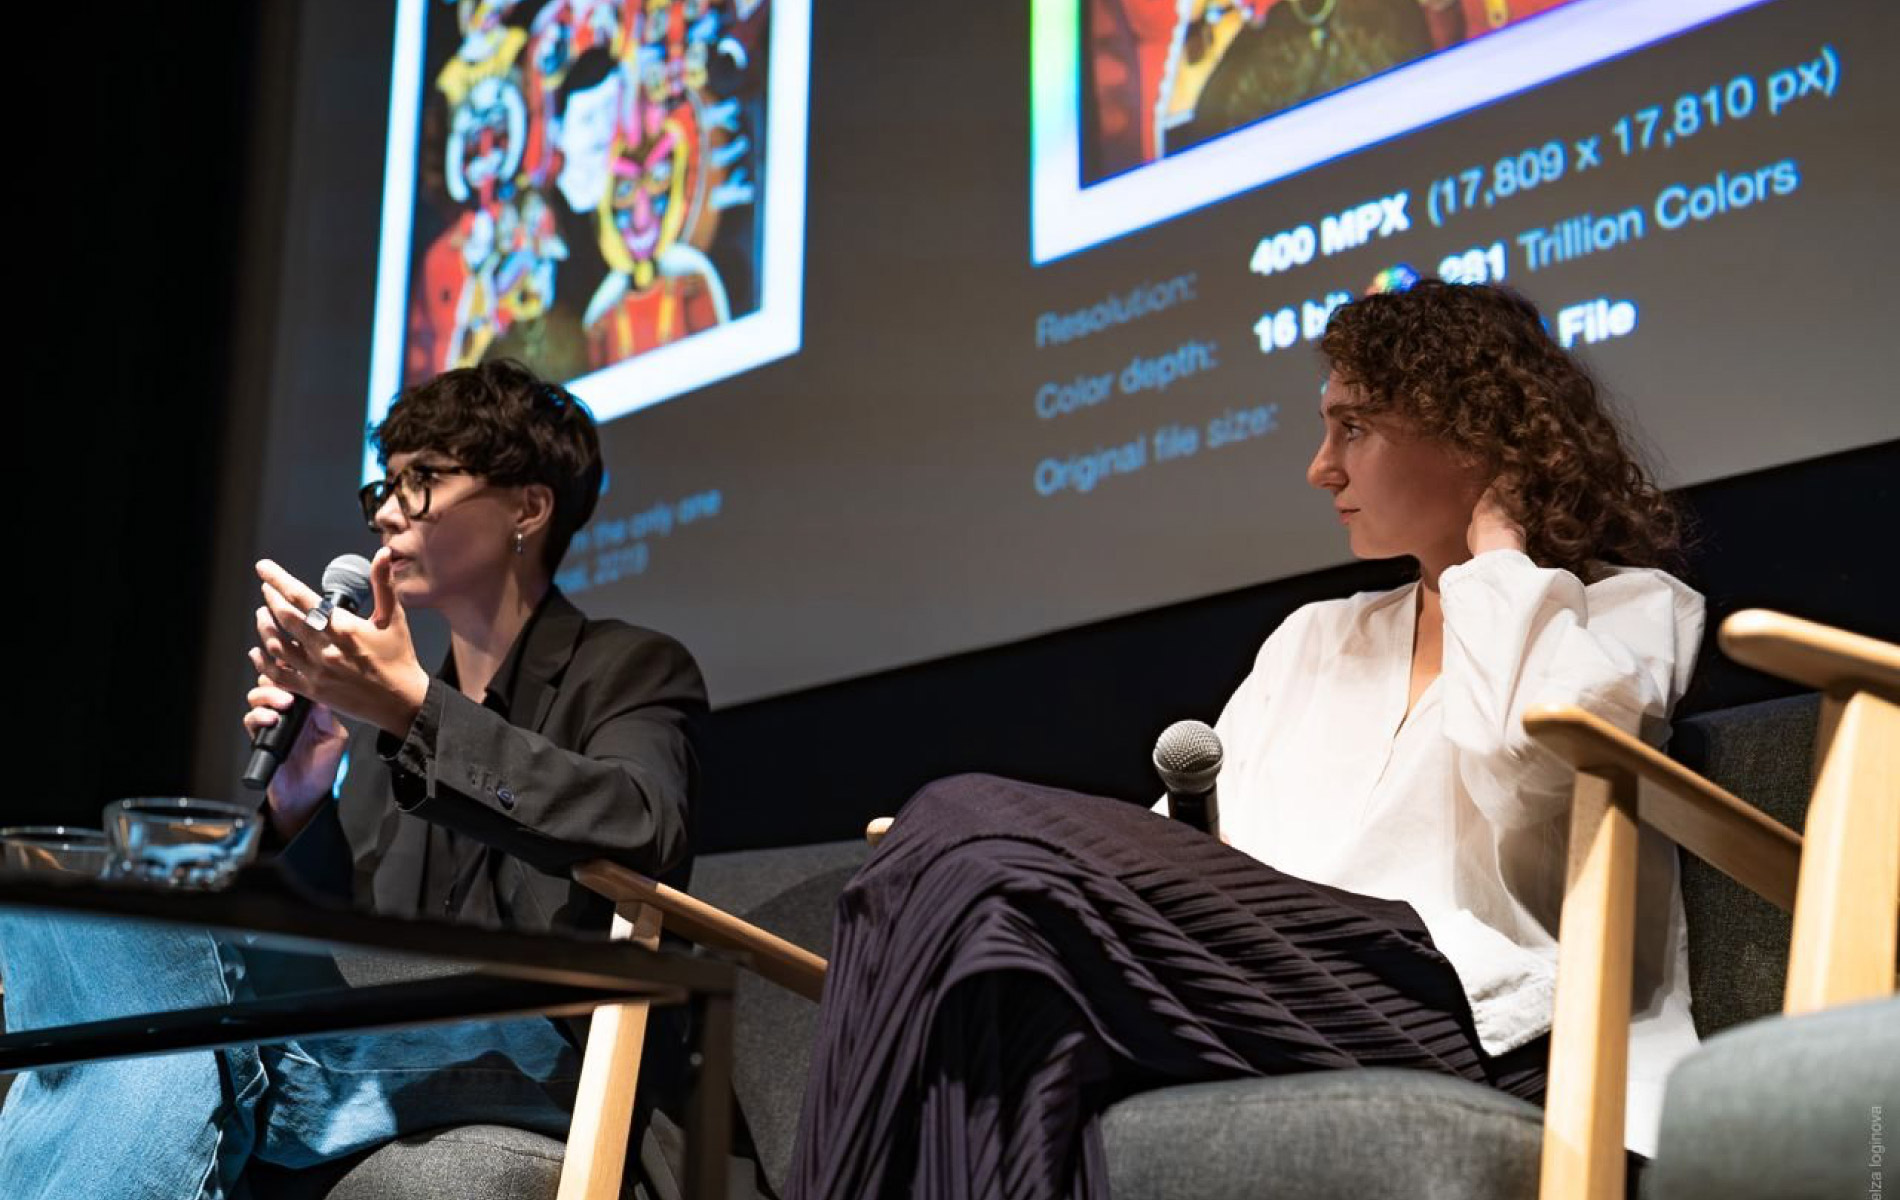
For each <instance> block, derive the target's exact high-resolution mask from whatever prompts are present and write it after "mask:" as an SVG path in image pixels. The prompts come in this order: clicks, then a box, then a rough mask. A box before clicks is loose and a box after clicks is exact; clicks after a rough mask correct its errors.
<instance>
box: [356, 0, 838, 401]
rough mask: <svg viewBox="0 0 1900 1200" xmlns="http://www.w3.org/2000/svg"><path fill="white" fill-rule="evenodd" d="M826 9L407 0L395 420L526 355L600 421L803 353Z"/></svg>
mask: <svg viewBox="0 0 1900 1200" xmlns="http://www.w3.org/2000/svg"><path fill="white" fill-rule="evenodd" d="M808 2H809V0H791V2H788V0H540V2H538V3H537V2H532V0H402V3H401V4H400V5H399V11H398V18H397V24H398V28H397V34H396V64H395V71H394V82H393V86H392V100H391V117H390V128H389V144H388V148H387V162H388V169H387V178H386V183H385V188H386V192H385V202H384V219H383V239H382V262H381V265H380V270H379V279H378V296H377V330H376V338H375V347H374V351H373V360H374V361H373V364H372V379H371V385H370V395H371V402H370V403H371V412H370V419H371V421H372V422H373V421H375V420H376V419H377V418H378V417H379V416H380V410H381V409H382V408H383V407H386V406H387V404H388V402H389V401H390V400H391V399H392V398H393V396H394V394H395V393H396V392H397V391H398V390H400V389H401V388H402V387H404V386H407V385H409V384H412V383H416V382H419V381H421V380H424V379H427V378H429V377H431V376H433V375H435V374H437V373H439V372H441V371H444V370H447V369H450V368H452V367H459V366H469V365H472V364H475V363H478V362H482V361H484V360H487V359H491V358H497V357H510V358H516V359H520V360H521V361H523V362H526V363H527V364H529V365H530V366H532V367H533V368H535V369H536V370H537V371H538V372H540V373H541V374H543V375H546V376H548V377H550V378H554V379H560V380H563V381H568V382H569V385H570V386H571V387H572V388H573V389H574V391H575V392H576V394H578V395H580V396H581V397H582V398H583V399H584V400H586V401H587V402H588V404H589V405H590V406H591V407H592V408H593V410H594V412H595V415H596V416H597V417H598V418H600V419H601V420H610V419H612V418H613V417H616V416H621V415H624V414H626V413H628V412H632V411H635V410H636V409H638V408H641V407H645V406H646V405H649V404H653V403H657V402H659V401H661V400H665V399H668V398H671V397H673V396H676V395H679V394H681V393H683V392H686V391H690V390H692V389H693V388H696V387H700V386H703V385H705V384H707V383H711V382H713V381H715V380H717V379H720V378H723V377H726V376H729V375H731V374H733V373H735V372H738V371H742V370H746V369H748V368H751V367H754V366H757V365H760V364H761V363H764V362H768V361H771V360H772V359H775V358H779V357H783V356H784V355H787V354H790V353H793V352H795V351H796V350H797V348H798V344H799V329H800V313H799V307H798V306H799V303H800V294H801V292H802V279H801V276H802V270H803V240H804V182H805V181H804V166H805V108H806V94H807V82H808V76H809V57H808V56H809V26H810V14H809V10H808V7H807V6H808Z"/></svg>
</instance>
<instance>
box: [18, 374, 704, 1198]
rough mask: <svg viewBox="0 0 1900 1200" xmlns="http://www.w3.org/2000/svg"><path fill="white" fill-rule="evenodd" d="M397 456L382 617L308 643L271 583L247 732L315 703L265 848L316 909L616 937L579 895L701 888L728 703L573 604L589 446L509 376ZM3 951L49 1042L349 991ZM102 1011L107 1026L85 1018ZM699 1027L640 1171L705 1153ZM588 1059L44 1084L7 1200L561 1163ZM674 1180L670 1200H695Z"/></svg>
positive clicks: (194, 948) (532, 1036)
mask: <svg viewBox="0 0 1900 1200" xmlns="http://www.w3.org/2000/svg"><path fill="white" fill-rule="evenodd" d="M374 436H375V443H376V446H377V448H378V451H379V453H380V454H381V456H382V458H383V460H384V464H385V466H386V467H387V470H388V475H387V477H386V478H385V479H383V480H381V481H379V482H377V483H373V484H371V485H369V486H368V487H366V488H364V489H363V490H362V495H361V501H362V505H363V514H364V517H365V519H366V520H367V521H368V522H369V525H370V528H371V529H372V530H373V531H374V532H375V533H376V534H377V536H378V538H379V539H380V540H381V542H382V546H381V548H380V549H379V550H378V551H377V553H376V556H375V559H374V561H373V563H372V565H371V585H372V591H373V594H374V606H373V609H372V611H371V612H369V613H368V614H366V615H363V616H356V615H353V614H351V613H348V612H344V611H339V612H336V613H335V614H333V615H332V616H331V617H330V619H329V621H328V622H327V623H326V622H317V623H316V624H313V623H311V622H309V621H307V620H306V614H307V613H309V612H310V611H311V610H312V609H313V608H315V607H316V606H317V604H318V601H319V597H318V596H317V595H316V593H315V592H314V591H312V589H310V588H309V587H308V586H306V585H305V584H304V583H303V582H301V581H300V580H298V579H296V578H295V577H293V576H292V575H291V574H290V573H288V572H287V571H285V570H283V568H281V567H279V566H277V565H276V564H274V563H271V562H261V563H259V564H258V565H257V571H258V575H259V577H260V579H261V597H262V605H261V606H260V607H259V608H258V609H257V615H256V620H257V639H258V644H257V646H256V647H254V648H253V649H252V650H251V651H250V658H251V663H252V665H253V667H254V668H255V670H256V672H257V676H256V682H255V686H253V687H252V688H251V690H250V692H249V695H248V697H247V699H248V702H249V706H250V707H249V711H248V712H247V713H246V714H245V717H244V727H245V729H246V730H247V731H249V732H251V733H252V734H255V733H256V732H257V731H258V730H260V729H263V728H264V727H266V726H270V725H273V724H275V723H276V722H277V721H279V720H281V719H282V714H283V713H284V711H285V710H286V709H288V708H289V707H290V706H291V703H292V701H293V699H294V698H295V697H298V696H302V697H305V698H307V699H309V700H310V701H311V702H312V706H311V709H310V715H309V718H308V720H307V721H306V723H305V724H304V726H303V729H302V731H301V733H300V734H299V736H298V738H297V740H296V742H295V744H294V746H293V747H292V749H291V751H290V753H289V755H288V756H287V757H286V758H285V760H284V762H283V764H282V766H281V767H280V769H279V770H278V771H277V773H276V775H275V777H274V778H273V779H272V780H271V783H270V785H269V788H268V791H267V803H266V813H267V815H268V818H269V826H268V828H269V833H268V839H267V844H269V845H270V846H271V848H272V849H273V850H274V852H275V854H276V859H277V862H278V863H279V865H280V866H282V867H284V868H285V869H287V870H288V871H289V872H290V873H291V874H293V875H294V876H296V877H298V878H299V879H301V880H302V881H303V882H304V883H305V884H307V885H309V886H310V887H312V888H314V889H316V890H318V891H321V892H327V893H329V894H330V895H332V896H334V897H336V898H337V899H339V900H342V901H345V902H351V903H355V904H357V905H359V906H364V907H370V908H373V909H374V910H375V911H377V912H379V913H384V914H392V915H398V916H405V917H406V916H427V917H431V918H435V919H444V918H447V919H455V920H466V921H472V922H477V923H480V924H483V925H490V926H492V925H501V926H505V927H512V928H516V929H525V930H531V931H538V930H553V929H561V930H594V931H605V930H606V929H607V928H608V926H609V923H610V921H611V918H612V905H611V904H610V903H609V902H608V901H606V900H605V899H603V898H601V897H600V896H598V895H596V894H595V893H593V892H591V891H589V890H587V889H585V888H583V887H581V886H580V885H578V884H576V883H574V882H573V881H572V879H571V878H570V877H569V872H570V869H571V868H572V867H573V865H574V864H576V863H578V862H581V861H584V860H587V859H592V858H599V857H607V858H611V859H614V860H616V861H618V862H622V863H625V864H626V865H628V866H630V867H632V868H634V869H636V870H638V871H641V872H643V873H646V874H648V875H652V876H660V877H665V876H669V875H671V874H672V873H674V872H677V871H680V870H682V869H683V868H684V866H685V863H686V859H687V855H688V848H687V814H688V811H689V806H690V803H691V798H692V794H693V791H694V788H695V784H696V776H697V770H696V765H695V760H694V755H693V748H692V743H691V738H690V736H689V726H690V724H691V723H692V722H693V720H694V718H695V717H696V716H697V715H698V714H700V713H701V712H703V711H704V709H705V707H706V693H705V686H704V683H703V682H702V680H701V677H700V673H699V669H698V667H697V665H696V664H695V663H694V661H693V658H692V656H691V655H690V654H688V653H687V651H686V650H685V649H684V648H683V647H681V646H680V644H679V643H678V642H676V641H674V640H673V639H671V638H669V637H666V636H664V635H662V634H659V633H655V632H652V631H650V630H645V629H639V628H636V627H633V626H631V625H627V624H623V623H621V622H619V621H597V620H590V619H589V618H587V617H586V616H584V615H583V614H582V613H581V612H580V610H579V609H577V608H576V607H575V606H574V605H573V604H572V603H571V602H570V601H569V600H568V599H567V598H566V597H565V596H564V595H562V594H561V592H560V590H559V589H558V588H556V587H555V586H554V585H553V578H554V573H555V569H556V567H557V565H558V564H559V563H560V561H561V558H562V555H563V554H564V553H565V552H566V550H567V548H568V544H569V542H570V541H571V540H572V538H573V536H574V534H575V531H576V530H578V529H579V528H580V527H581V526H582V525H583V524H584V523H585V522H586V521H587V519H588V518H589V516H590V515H591V514H592V513H593V510H594V505H595V502H596V500H597V499H598V497H599V493H600V486H601V479H602V467H601V458H600V445H599V438H598V435H597V433H596V431H595V427H594V422H593V419H592V417H591V416H590V415H589V414H588V413H587V411H586V409H585V408H584V407H583V406H582V405H581V404H580V403H579V402H578V401H576V400H575V399H574V397H573V396H572V395H570V394H569V393H568V392H567V391H566V390H565V389H563V388H560V387H557V386H554V385H551V384H548V383H545V382H543V381H542V380H540V379H538V378H536V377H535V376H534V375H533V374H532V373H531V372H530V371H528V370H527V369H526V368H525V367H522V366H521V365H519V364H517V363H512V362H506V361H498V362H489V363H484V364H482V365H480V366H478V367H472V368H466V369H460V370H454V371H450V372H447V373H446V374H443V375H441V376H438V377H437V378H435V379H432V380H430V381H429V382H427V383H424V384H421V385H419V386H416V387H413V388H410V389H408V390H406V391H405V392H404V393H403V394H402V395H401V396H400V397H398V398H397V400H396V403H395V404H394V406H393V407H392V408H391V409H390V411H389V414H388V416H387V418H386V419H385V420H384V421H383V422H382V424H381V425H380V426H379V427H378V428H377V429H376V431H375V435H374ZM422 608H426V609H433V610H434V611H436V612H438V613H440V614H441V616H442V617H443V618H444V620H445V621H446V623H447V625H448V629H449V650H448V654H447V656H446V657H445V658H444V659H443V661H442V662H441V663H440V664H439V665H438V666H437V668H436V669H435V670H433V671H431V670H429V669H428V668H427V667H426V666H425V665H424V664H423V663H422V662H420V661H419V660H418V658H417V654H416V649H415V646H414V644H413V642H412V641H411V639H410V633H409V622H408V615H407V614H408V612H409V610H412V609H422ZM317 625H323V626H324V627H323V628H318V627H317ZM346 764H347V765H346ZM4 949H5V952H6V968H7V970H8V979H7V982H8V985H9V993H10V994H9V995H8V997H7V1001H8V1017H9V1019H10V1020H13V1021H15V1022H16V1023H25V1024H64V1023H68V1022H70V1021H72V1020H79V1019H96V1018H98V1017H103V1016H113V1015H119V1014H120V1013H122V1012H126V1011H156V1010H158V1009H164V1008H186V1007H193V1006H197V1005H205V1004H222V1003H229V1002H231V1001H232V1000H234V999H240V998H243V995H244V994H268V993H271V992H275V991H299V990H304V989H305V988H306V987H309V986H312V985H317V986H321V985H326V984H330V985H333V984H335V983H337V982H340V981H339V980H338V979H337V977H336V975H335V974H334V969H333V968H332V967H330V966H329V965H328V964H327V961H319V960H313V959H308V958H303V957H300V956H281V955H271V954H266V953H263V952H260V951H257V950H255V949H240V948H238V947H235V946H233V945H232V944H230V943H228V942H222V941H218V940H215V939H213V938H212V937H211V936H210V935H209V934H207V933H204V932H196V931H189V930H184V929H163V928H160V929H145V928H118V927H113V926H109V925H106V924H98V925H93V926H85V927H77V926H74V925H73V924H72V923H66V924H63V925H59V924H54V923H48V922H42V923H41V924H39V925H37V926H30V927H25V928H23V927H22V926H21V925H20V923H19V922H15V923H13V924H10V925H9V926H8V937H7V939H6V944H5V946H4ZM313 972H314V973H316V974H317V975H319V976H321V977H320V978H312V977H311V975H312V973H313ZM102 980H105V981H107V982H105V983H104V984H102V983H101V981H102ZM113 981H116V982H113ZM108 989H109V990H110V991H111V992H112V993H114V994H111V995H108V994H104V993H105V992H106V991H107V990H108ZM36 1004H38V1006H39V1008H38V1011H36V1010H35V1005H36ZM114 1004H120V1005H123V1006H124V1007H120V1008H117V1009H116V1010H114V1009H112V1008H111V1006H112V1005H114ZM60 1005H65V1006H66V1008H67V1010H68V1011H63V1012H56V1011H54V1009H56V1008H57V1007H58V1006H60ZM87 1005H90V1006H92V1007H94V1008H100V1009H101V1011H97V1012H94V1011H86V1012H79V1011H73V1010H75V1009H76V1008H79V1007H84V1006H87ZM35 1017H38V1018H40V1019H34V1018H35ZM22 1018H26V1019H25V1020H24V1022H22V1021H21V1019H22ZM684 1020H685V1018H684V1014H683V1010H680V1009H677V1008H672V1009H662V1010H658V1011H656V1012H655V1013H654V1014H653V1017H652V1020H651V1022H650V1025H649V1029H648V1036H647V1041H646V1052H645V1055H644V1057H643V1068H642V1073H641V1075H642V1078H641V1086H640V1092H639V1094H640V1096H641V1099H642V1114H641V1118H640V1123H639V1125H638V1130H637V1132H638V1136H639V1137H640V1138H641V1139H642V1141H641V1142H640V1145H639V1152H638V1154H637V1156H632V1157H635V1158H636V1161H638V1162H640V1163H642V1164H643V1165H650V1164H652V1163H654V1162H656V1161H661V1160H659V1159H655V1158H654V1155H655V1154H660V1155H662V1156H667V1155H669V1154H671V1153H676V1152H677V1148H678V1146H679V1145H680V1138H679V1136H678V1131H677V1128H671V1129H669V1128H668V1126H669V1125H671V1126H677V1125H679V1124H680V1123H681V1122H680V1121H679V1120H678V1119H677V1116H676V1114H678V1113H679V1112H680V1104H681V1102H682V1100H683V1097H684V1094H685V1074H684V1072H685V1068H686V1062H685V1058H686V1044H687V1034H688V1032H689V1031H688V1030H687V1028H686V1027H685V1024H684ZM583 1037H584V1026H583V1025H579V1024H576V1025H574V1026H571V1027H570V1026H568V1025H565V1024H557V1023H556V1022H554V1021H552V1020H549V1019H544V1018H538V1017H536V1018H526V1019H520V1020H514V1021H490V1022H472V1023H460V1024H453V1025H437V1026H430V1027H424V1028H419V1029H413V1030H405V1031H401V1032H398V1033H390V1034H359V1035H346V1036H339V1037H331V1038H322V1039H313V1040H307V1041H304V1042H301V1043H288V1044H284V1045H277V1046H267V1047H261V1048H247V1047H239V1048H234V1049H228V1050H222V1051H218V1052H216V1053H215V1054H213V1053H211V1052H199V1053H196V1054H187V1055H174V1056H169V1057H166V1058H161V1059H149V1060H139V1061H137V1062H134V1063H102V1064H93V1065H89V1066H85V1067H79V1068H73V1069H67V1070H65V1071H62V1072H57V1073H47V1072H41V1073H36V1074H35V1075H33V1076H31V1077H29V1078H28V1079H27V1080H25V1081H23V1082H22V1084H21V1085H20V1086H18V1087H16V1088H15V1089H14V1090H13V1094H12V1095H10V1096H9V1098H8V1104H7V1107H6V1111H5V1114H4V1116H3V1117H0V1145H5V1146H6V1147H7V1150H6V1153H5V1154H0V1195H5V1196H9V1197H60V1198H62V1200H63V1198H64V1197H68V1196H148V1195H149V1196H176V1197H193V1196H196V1197H200V1198H201V1200H217V1198H219V1197H224V1196H230V1195H241V1194H243V1193H244V1191H245V1189H246V1188H249V1189H250V1191H251V1192H252V1193H253V1194H257V1195H271V1194H275V1192H276V1191H277V1190H278V1189H280V1188H287V1189H288V1190H289V1191H290V1192H292V1193H293V1194H313V1195H315V1194H322V1193H323V1191H324V1190H325V1187H326V1186H327V1184H326V1183H325V1179H324V1177H326V1176H334V1175H337V1174H340V1173H341V1172H342V1170H343V1169H345V1168H347V1167H349V1166H351V1165H353V1163H354V1161H355V1156H356V1155H358V1154H359V1153H361V1152H364V1151H367V1150H369V1149H371V1148H373V1147H375V1146H378V1145H380V1144H382V1143H384V1142H387V1141H390V1140H391V1139H394V1138H398V1137H402V1136H404V1135H407V1134H410V1133H415V1132H419V1131H422V1130H429V1129H437V1128H442V1127H447V1126H461V1125H470V1124H487V1125H502V1126H510V1127H514V1128H519V1129H527V1130H531V1131H534V1132H538V1133H541V1134H544V1135H547V1136H550V1137H553V1138H556V1139H564V1138H565V1135H566V1132H567V1127H568V1124H569V1122H570V1119H571V1118H570V1112H571V1107H572V1104H573V1093H574V1086H575V1083H576V1081H577V1079H578V1076H579V1054H578V1047H579V1045H580V1043H581V1040H582V1038H583ZM128 1129H137V1130H139V1131H140V1132H139V1136H138V1137H129V1136H126V1131H127V1130H128ZM524 1152H525V1151H524ZM495 1153H499V1152H498V1151H491V1154H490V1157H491V1158H493V1157H494V1155H495ZM501 1157H502V1158H505V1157H506V1154H505V1153H501ZM647 1174H655V1172H647ZM677 1174H678V1172H674V1176H675V1177H677ZM657 1175H658V1176H660V1178H658V1179H648V1180H647V1189H648V1190H647V1192H646V1193H645V1194H647V1195H649V1196H654V1197H659V1196H665V1195H668V1194H670V1191H671V1189H672V1188H674V1187H676V1185H674V1184H673V1183H672V1182H671V1180H670V1179H667V1178H666V1175H667V1172H666V1171H665V1170H664V1169H661V1170H659V1171H658V1172H657ZM292 1176H294V1178H292ZM361 1185H362V1184H361V1181H359V1186H361ZM312 1189H314V1190H312Z"/></svg>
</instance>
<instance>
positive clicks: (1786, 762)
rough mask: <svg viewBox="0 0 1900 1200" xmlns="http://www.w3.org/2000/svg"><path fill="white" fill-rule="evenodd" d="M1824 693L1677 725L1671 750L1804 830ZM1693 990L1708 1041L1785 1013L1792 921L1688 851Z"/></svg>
mask: <svg viewBox="0 0 1900 1200" xmlns="http://www.w3.org/2000/svg"><path fill="white" fill-rule="evenodd" d="M1820 712H1821V698H1820V696H1819V695H1818V694H1815V693H1808V694H1806V695H1800V696H1790V697H1787V698H1785V699H1781V700H1769V701H1765V702H1763V703H1760V704H1748V705H1742V706H1740V707H1736V708H1727V709H1721V710H1719V711H1716V712H1709V713H1702V714H1699V715H1697V716H1694V717H1687V718H1684V719H1682V720H1680V721H1678V722H1676V726H1675V733H1674V736H1673V737H1672V739H1671V740H1670V743H1669V753H1670V756H1671V757H1673V758H1675V759H1676V760H1677V761H1678V762H1680V763H1682V764H1683V765H1684V766H1686V767H1688V768H1689V769H1690V770H1692V771H1695V772H1696V773H1697V774H1699V775H1701V776H1703V777H1704V778H1706V779H1708V780H1709V781H1711V782H1713V783H1715V784H1718V785H1720V786H1721V787H1724V788H1726V789H1728V790H1729V791H1731V792H1733V793H1734V794H1735V795H1737V796H1740V797H1741V798H1742V799H1744V800H1746V801H1748V802H1749V803H1750V804H1753V805H1754V806H1755V807H1757V808H1759V809H1761V810H1762V811H1763V812H1765V813H1767V814H1768V815H1769V816H1771V817H1773V818H1775V819H1776V820H1777V821H1780V822H1781V823H1782V824H1784V825H1787V826H1788V827H1789V828H1790V829H1793V830H1795V831H1796V832H1799V831H1800V830H1801V828H1802V826H1803V825H1804V824H1805V822H1806V820H1807V812H1808V798H1809V795H1810V794H1811V792H1812V791H1813V788H1814V738H1815V731H1816V727H1817V724H1818V722H1819V719H1820ZM1682 903H1683V909H1684V914H1685V916H1686V918H1687V920H1688V926H1689V988H1690V995H1691V996H1693V997H1694V1007H1695V1023H1696V1029H1697V1030H1698V1031H1699V1032H1700V1033H1701V1034H1702V1036H1703V1037H1708V1036H1709V1035H1711V1034H1713V1033H1716V1032H1718V1031H1720V1030H1723V1029H1726V1028H1728V1027H1729V1026H1731V1025H1738V1024H1740V1023H1742V1022H1744V1021H1751V1020H1754V1019H1755V1018H1757V1017H1765V1016H1770V1015H1772V1014H1775V1013H1778V1012H1780V1011H1781V1005H1782V990H1783V985H1784V981H1785V980H1786V978H1787V972H1788V943H1789V939H1790V936H1791V934H1792V931H1793V919H1792V918H1791V917H1790V916H1789V915H1788V914H1787V913H1785V912H1783V911H1782V910H1780V909H1778V908H1776V907H1775V906H1774V905H1772V904H1770V903H1768V901H1766V900H1763V899H1762V898H1761V897H1759V896H1757V895H1755V894H1754V893H1753V892H1751V891H1749V890H1748V889H1747V888H1745V887H1743V886H1742V885H1741V884H1739V883H1736V882H1735V881H1734V880H1732V879H1730V878H1729V877H1728V876H1726V875H1724V874H1722V873H1721V872H1720V871H1718V870H1716V869H1715V868H1714V867H1711V866H1709V865H1708V864H1707V863H1705V862H1703V861H1701V860H1700V859H1698V858H1696V857H1694V856H1693V855H1689V854H1684V855H1683V856H1682Z"/></svg>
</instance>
